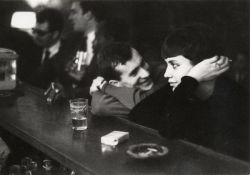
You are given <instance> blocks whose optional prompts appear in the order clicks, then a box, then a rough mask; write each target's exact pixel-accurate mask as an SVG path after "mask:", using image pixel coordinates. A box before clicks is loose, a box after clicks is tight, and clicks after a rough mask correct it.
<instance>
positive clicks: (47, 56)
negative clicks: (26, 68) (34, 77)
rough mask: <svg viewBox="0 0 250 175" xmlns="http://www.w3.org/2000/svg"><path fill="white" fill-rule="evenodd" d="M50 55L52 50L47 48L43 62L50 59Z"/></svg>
mask: <svg viewBox="0 0 250 175" xmlns="http://www.w3.org/2000/svg"><path fill="white" fill-rule="evenodd" d="M49 56H50V51H49V50H47V49H46V50H45V54H44V59H43V64H44V63H46V62H47V61H48V60H49Z"/></svg>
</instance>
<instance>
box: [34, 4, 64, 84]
mask: <svg viewBox="0 0 250 175" xmlns="http://www.w3.org/2000/svg"><path fill="white" fill-rule="evenodd" d="M36 17H37V23H36V26H35V27H34V28H33V29H32V31H33V38H34V41H35V43H36V44H37V45H38V46H40V47H41V48H40V50H39V51H38V54H37V57H36V58H34V60H33V61H35V62H36V64H35V65H36V66H37V68H36V70H35V72H31V73H30V76H31V77H30V80H29V81H30V83H31V84H32V85H35V86H38V87H40V88H43V89H46V88H48V86H49V85H50V83H51V82H52V81H55V80H56V79H59V77H60V75H61V74H60V73H61V72H62V71H63V64H64V62H65V58H66V55H67V50H68V49H66V48H65V47H66V46H64V44H63V42H62V41H61V33H62V30H63V24H64V20H63V16H62V14H61V13H60V12H59V11H58V10H56V9H52V8H44V9H42V10H41V11H39V12H37V14H36Z"/></svg>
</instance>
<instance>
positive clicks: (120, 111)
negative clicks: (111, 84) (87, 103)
mask: <svg viewBox="0 0 250 175" xmlns="http://www.w3.org/2000/svg"><path fill="white" fill-rule="evenodd" d="M91 106H92V109H91V112H92V113H93V114H94V115H98V116H115V117H123V118H127V117H128V114H129V112H130V109H128V108H127V107H126V106H124V105H123V104H122V103H121V102H120V101H119V100H117V99H116V98H114V97H112V96H110V95H109V94H105V93H104V92H101V91H97V92H94V93H92V102H91Z"/></svg>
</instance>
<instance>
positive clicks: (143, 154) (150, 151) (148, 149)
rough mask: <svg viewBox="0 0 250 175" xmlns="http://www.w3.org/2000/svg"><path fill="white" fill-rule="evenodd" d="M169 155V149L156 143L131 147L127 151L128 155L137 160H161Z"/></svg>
mask: <svg viewBox="0 0 250 175" xmlns="http://www.w3.org/2000/svg"><path fill="white" fill-rule="evenodd" d="M167 153H168V148H167V147H165V146H162V145H158V144H155V143H141V144H137V145H131V146H129V148H128V150H127V154H128V155H129V156H130V157H132V158H135V159H149V158H160V157H162V156H164V155H166V154H167Z"/></svg>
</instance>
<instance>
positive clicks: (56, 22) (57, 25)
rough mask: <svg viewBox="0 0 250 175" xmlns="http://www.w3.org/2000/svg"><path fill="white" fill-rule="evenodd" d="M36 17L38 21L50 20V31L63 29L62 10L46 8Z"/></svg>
mask: <svg viewBox="0 0 250 175" xmlns="http://www.w3.org/2000/svg"><path fill="white" fill-rule="evenodd" d="M36 19H37V22H38V23H44V22H48V27H49V31H51V32H54V31H59V33H61V32H62V30H63V25H64V19H63V15H62V14H61V12H60V11H59V10H57V9H54V8H44V9H42V10H40V11H38V12H37V13H36Z"/></svg>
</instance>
